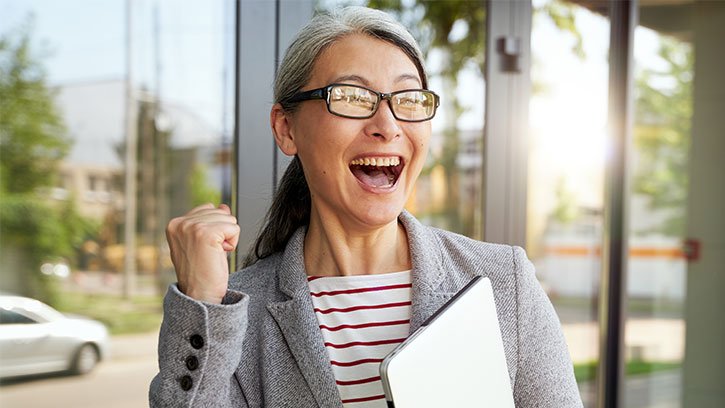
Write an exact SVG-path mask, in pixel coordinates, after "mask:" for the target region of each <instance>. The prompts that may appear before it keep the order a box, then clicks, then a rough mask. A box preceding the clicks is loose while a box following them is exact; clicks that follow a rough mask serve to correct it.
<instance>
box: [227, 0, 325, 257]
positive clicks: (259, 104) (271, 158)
mask: <svg viewBox="0 0 725 408" xmlns="http://www.w3.org/2000/svg"><path fill="white" fill-rule="evenodd" d="M313 11H314V5H313V2H312V0H275V1H242V0H237V1H236V12H235V15H236V52H235V65H236V67H235V96H234V104H235V115H234V164H233V166H234V172H233V180H232V212H233V214H234V215H235V216H236V217H237V222H238V223H239V226H240V227H241V233H240V236H239V245H238V246H237V250H236V251H234V253H233V254H232V256H231V260H230V270H237V269H238V268H239V266H240V265H241V264H242V261H243V259H244V256H245V255H246V253H247V251H248V249H249V248H250V246H251V245H252V244H253V242H254V238H255V237H256V235H257V233H258V232H259V229H260V228H261V226H262V222H263V221H264V217H265V214H266V213H267V209H268V208H269V205H270V203H271V201H272V196H273V194H274V190H275V188H276V185H277V181H278V180H279V178H280V177H281V175H282V173H283V172H284V169H285V168H286V167H287V164H288V163H289V161H290V159H289V158H287V157H286V156H284V154H282V152H281V151H280V150H279V149H278V148H277V145H276V143H275V142H274V138H273V137H272V132H271V130H270V127H269V112H270V109H271V108H272V104H273V101H274V98H273V94H272V84H273V82H274V76H275V74H276V72H277V66H278V64H279V61H280V60H281V57H282V55H280V53H281V52H283V50H285V49H286V48H287V45H288V44H289V42H290V41H291V39H292V37H293V36H294V35H295V33H297V31H299V29H300V28H302V26H304V25H305V24H306V23H307V22H308V21H309V20H310V19H311V18H312V14H313ZM245 95H255V97H254V98H246V97H245Z"/></svg>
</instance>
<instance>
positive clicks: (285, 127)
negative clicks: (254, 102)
mask: <svg viewBox="0 0 725 408" xmlns="http://www.w3.org/2000/svg"><path fill="white" fill-rule="evenodd" d="M291 119H292V118H291V117H290V114H289V113H288V112H286V111H285V110H284V109H283V108H282V105H280V104H279V103H276V104H275V105H274V106H272V111H271V112H270V114H269V121H270V125H271V126H272V133H273V134H274V140H275V141H276V142H277V146H279V148H280V150H282V152H283V153H284V154H286V155H287V156H293V155H295V154H297V145H296V144H295V140H294V135H293V134H292V133H293V132H292V123H291Z"/></svg>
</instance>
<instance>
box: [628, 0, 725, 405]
mask: <svg viewBox="0 0 725 408" xmlns="http://www.w3.org/2000/svg"><path fill="white" fill-rule="evenodd" d="M639 16H640V17H639V26H638V27H637V28H636V31H635V37H634V62H635V73H634V95H635V101H634V102H635V103H634V129H633V136H634V137H633V139H634V140H633V142H634V146H633V154H632V159H633V160H632V162H633V175H632V182H631V192H630V194H631V197H630V200H629V212H630V213H629V220H630V221H629V223H630V230H629V237H628V239H629V252H628V254H629V256H628V265H627V267H628V279H627V320H626V331H625V352H626V355H625V356H624V357H625V359H626V361H627V368H628V370H627V374H626V375H627V382H626V384H627V389H626V393H625V406H627V407H660V406H668V407H679V406H683V407H691V406H692V407H694V406H722V405H723V404H725V396H724V395H723V393H722V384H723V378H725V376H724V375H723V373H722V369H721V366H722V363H723V362H725V355H723V351H722V350H723V347H722V344H723V342H724V341H725V324H723V319H722V316H721V313H720V312H721V311H722V310H725V303H723V301H722V300H719V299H722V295H721V292H722V288H723V287H725V278H723V274H722V273H721V271H722V260H723V255H725V247H724V246H723V240H722V238H721V237H722V229H723V228H725V218H723V216H722V208H724V206H725V183H723V182H722V177H721V175H722V174H725V167H724V166H723V160H722V158H721V157H722V153H723V152H725V143H724V142H723V137H722V129H723V128H725V120H724V119H723V115H722V112H724V111H725V86H724V85H723V81H722V72H723V70H724V69H725V60H723V58H722V52H721V44H720V43H721V40H722V38H725V37H724V36H725V28H724V27H725V3H723V2H702V3H700V2H686V3H668V4H659V3H658V4H654V3H645V2H642V3H640V7H639Z"/></svg>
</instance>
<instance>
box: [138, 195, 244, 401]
mask: <svg viewBox="0 0 725 408" xmlns="http://www.w3.org/2000/svg"><path fill="white" fill-rule="evenodd" d="M166 235H167V239H168V241H169V247H170V248H171V258H172V261H173V263H174V267H175V270H176V276H177V279H178V284H172V285H170V286H169V289H168V292H167V294H166V296H165V298H164V319H163V322H162V324H161V332H160V335H159V349H158V352H159V374H158V375H156V377H154V379H153V381H152V382H151V387H150V390H149V405H150V406H151V407H197V406H199V407H201V406H214V407H227V406H228V407H232V406H234V407H245V406H247V404H246V401H245V399H244V395H243V394H242V391H241V388H240V386H239V384H238V382H237V380H236V378H235V376H234V372H235V370H236V369H237V367H238V366H239V363H240V360H241V356H242V343H243V341H244V334H245V332H246V328H247V306H248V303H249V298H248V296H247V295H245V294H243V293H240V292H237V291H228V290H227V286H228V282H229V267H228V264H227V259H226V252H227V251H231V250H232V249H234V248H235V247H236V245H237V241H238V238H239V227H238V226H237V223H236V218H234V217H233V216H232V215H231V211H230V210H229V207H227V206H226V205H222V206H220V207H219V208H215V207H214V206H213V205H212V204H205V205H202V206H199V207H196V208H194V209H193V210H191V211H190V212H189V213H188V214H186V215H185V216H183V217H179V218H175V219H173V220H171V222H169V225H168V227H167V229H166Z"/></svg>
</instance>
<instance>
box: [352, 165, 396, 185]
mask: <svg viewBox="0 0 725 408" xmlns="http://www.w3.org/2000/svg"><path fill="white" fill-rule="evenodd" d="M352 174H354V175H355V177H357V178H358V180H360V181H362V182H363V183H365V184H367V185H369V186H371V187H382V186H387V185H388V184H390V181H389V180H388V175H387V174H385V172H384V171H382V170H379V169H378V168H375V167H373V168H370V169H367V171H364V170H363V169H362V168H361V167H359V166H355V167H353V168H352Z"/></svg>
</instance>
